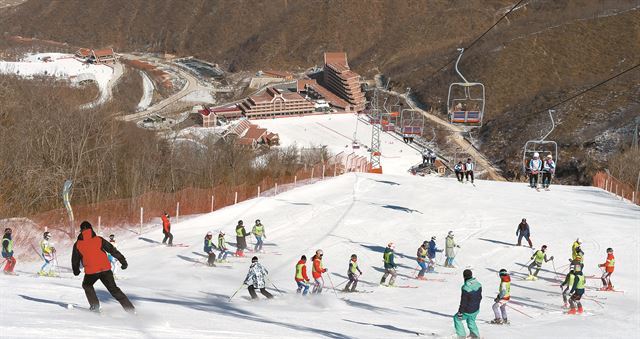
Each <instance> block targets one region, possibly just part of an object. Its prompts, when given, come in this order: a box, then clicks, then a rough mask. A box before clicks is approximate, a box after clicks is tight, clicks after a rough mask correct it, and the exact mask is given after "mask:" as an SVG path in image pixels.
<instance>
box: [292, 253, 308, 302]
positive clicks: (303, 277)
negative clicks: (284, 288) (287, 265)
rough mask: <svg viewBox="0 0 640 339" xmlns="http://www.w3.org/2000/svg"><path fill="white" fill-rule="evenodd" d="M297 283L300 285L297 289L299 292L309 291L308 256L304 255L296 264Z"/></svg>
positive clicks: (305, 293) (303, 293)
mask: <svg viewBox="0 0 640 339" xmlns="http://www.w3.org/2000/svg"><path fill="white" fill-rule="evenodd" d="M295 280H296V285H298V289H297V290H296V293H297V294H300V293H302V295H303V296H304V295H307V293H309V277H307V256H306V255H303V256H302V257H300V260H298V263H297V264H296V276H295Z"/></svg>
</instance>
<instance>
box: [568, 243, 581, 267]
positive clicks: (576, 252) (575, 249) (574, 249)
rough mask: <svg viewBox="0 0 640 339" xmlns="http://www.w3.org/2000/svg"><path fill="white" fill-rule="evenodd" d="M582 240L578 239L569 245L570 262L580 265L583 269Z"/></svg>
mask: <svg viewBox="0 0 640 339" xmlns="http://www.w3.org/2000/svg"><path fill="white" fill-rule="evenodd" d="M581 246H582V239H580V238H578V239H576V241H574V242H573V245H571V262H572V263H574V264H580V266H581V267H584V252H583V251H582V248H581Z"/></svg>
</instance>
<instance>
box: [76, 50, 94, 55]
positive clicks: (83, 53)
mask: <svg viewBox="0 0 640 339" xmlns="http://www.w3.org/2000/svg"><path fill="white" fill-rule="evenodd" d="M76 55H80V56H83V57H88V56H90V55H91V50H90V49H89V48H80V49H78V51H76Z"/></svg>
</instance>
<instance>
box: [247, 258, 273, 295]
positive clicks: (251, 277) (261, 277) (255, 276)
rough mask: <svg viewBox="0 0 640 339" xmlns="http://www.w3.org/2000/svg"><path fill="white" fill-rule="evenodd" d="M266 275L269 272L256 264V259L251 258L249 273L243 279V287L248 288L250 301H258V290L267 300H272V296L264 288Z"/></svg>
mask: <svg viewBox="0 0 640 339" xmlns="http://www.w3.org/2000/svg"><path fill="white" fill-rule="evenodd" d="M267 274H269V271H267V269H266V268H264V267H263V266H262V265H261V264H260V263H259V262H258V257H253V258H251V266H249V272H247V277H246V278H245V279H244V283H245V285H248V286H249V294H250V295H251V299H258V295H257V294H256V290H260V293H262V295H264V296H265V297H267V299H271V298H273V295H271V293H269V292H268V291H267V288H266V286H267V284H266V282H265V280H266V278H267Z"/></svg>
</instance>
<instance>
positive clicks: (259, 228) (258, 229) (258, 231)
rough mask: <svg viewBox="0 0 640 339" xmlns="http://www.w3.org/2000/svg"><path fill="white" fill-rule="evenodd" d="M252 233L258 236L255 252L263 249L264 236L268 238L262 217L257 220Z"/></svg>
mask: <svg viewBox="0 0 640 339" xmlns="http://www.w3.org/2000/svg"><path fill="white" fill-rule="evenodd" d="M251 233H253V235H254V236H255V237H256V246H255V247H254V248H253V251H254V252H258V251H260V252H261V251H262V245H263V241H262V238H265V239H266V238H267V235H266V234H265V233H264V225H262V223H261V222H260V219H257V220H256V224H255V225H253V229H252V230H251Z"/></svg>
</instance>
